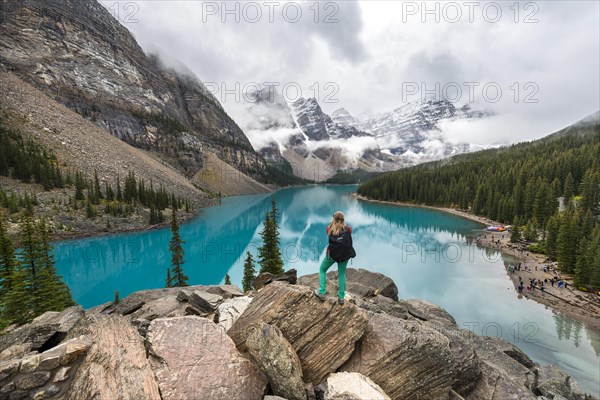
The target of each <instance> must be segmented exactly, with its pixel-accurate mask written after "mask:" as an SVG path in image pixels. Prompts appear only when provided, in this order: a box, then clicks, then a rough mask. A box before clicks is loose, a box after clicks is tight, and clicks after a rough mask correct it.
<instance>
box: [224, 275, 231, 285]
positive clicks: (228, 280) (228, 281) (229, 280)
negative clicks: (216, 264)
mask: <svg viewBox="0 0 600 400" xmlns="http://www.w3.org/2000/svg"><path fill="white" fill-rule="evenodd" d="M225 284H226V285H231V278H230V277H229V274H225Z"/></svg>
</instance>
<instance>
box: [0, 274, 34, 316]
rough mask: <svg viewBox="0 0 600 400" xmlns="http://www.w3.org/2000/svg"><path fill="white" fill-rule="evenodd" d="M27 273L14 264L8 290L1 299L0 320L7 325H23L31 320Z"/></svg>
mask: <svg viewBox="0 0 600 400" xmlns="http://www.w3.org/2000/svg"><path fill="white" fill-rule="evenodd" d="M28 275H29V274H28V272H27V271H26V270H25V268H24V267H23V266H22V265H21V263H20V262H18V263H16V264H15V266H14V268H13V270H12V274H11V278H10V282H11V284H10V290H9V291H8V293H7V294H6V295H5V296H4V297H3V308H4V312H3V314H4V315H3V316H2V319H3V320H4V321H6V322H8V323H9V324H19V325H21V324H24V323H27V322H29V321H31V320H32V319H33V317H34V316H33V314H32V309H31V304H30V299H31V297H30V287H29V285H28V282H29V279H28Z"/></svg>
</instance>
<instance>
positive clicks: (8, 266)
mask: <svg viewBox="0 0 600 400" xmlns="http://www.w3.org/2000/svg"><path fill="white" fill-rule="evenodd" d="M16 262H17V260H16V259H15V248H14V246H13V244H12V241H11V240H10V238H9V237H8V232H7V230H6V224H5V222H4V219H3V216H2V215H0V299H3V298H4V296H6V294H7V293H8V291H9V290H10V283H11V277H12V273H13V270H14V268H15V264H16ZM0 307H1V304H0Z"/></svg>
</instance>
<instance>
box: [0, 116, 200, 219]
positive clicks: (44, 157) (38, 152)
mask: <svg viewBox="0 0 600 400" xmlns="http://www.w3.org/2000/svg"><path fill="white" fill-rule="evenodd" d="M0 122H1V121H0ZM0 176H7V177H10V178H14V179H17V180H20V181H21V182H23V183H39V184H41V185H42V186H43V188H44V190H51V189H56V188H66V187H72V188H74V191H75V193H74V195H73V196H72V197H71V198H70V199H69V205H70V206H71V207H72V209H73V210H79V209H85V214H86V216H87V218H96V217H97V216H98V214H99V210H100V211H103V212H104V214H106V215H113V216H115V217H125V216H129V215H131V214H133V213H134V212H135V210H136V207H137V206H142V207H146V208H148V209H149V211H150V213H149V214H150V216H149V220H148V223H149V224H150V225H156V224H159V223H162V222H164V215H163V211H164V210H165V209H166V208H168V207H170V208H171V209H177V210H179V209H184V208H185V211H186V212H189V211H190V208H191V206H190V203H189V201H188V200H187V199H185V200H184V199H182V198H181V197H179V196H176V195H175V193H174V192H170V193H168V192H167V191H166V190H165V188H164V187H163V186H162V185H160V186H159V187H158V188H155V187H154V183H153V182H152V181H150V182H147V181H146V180H144V179H141V178H138V177H136V176H135V173H134V172H133V171H130V172H128V174H127V176H125V178H124V180H123V182H121V178H120V177H117V178H116V182H115V184H114V185H113V184H111V183H109V182H108V181H105V182H104V183H101V182H100V179H99V177H98V172H97V171H94V174H93V177H92V178H91V179H87V178H86V177H85V175H84V174H83V172H81V171H75V172H72V171H71V170H70V169H67V170H66V171H63V170H62V169H61V168H60V167H59V165H58V161H57V159H56V156H55V155H54V154H53V153H52V152H49V151H47V150H46V149H44V148H43V147H42V146H40V145H38V144H36V143H35V142H34V141H32V140H25V139H24V138H23V137H22V135H21V133H20V132H18V131H14V130H10V129H7V128H6V127H5V126H3V125H2V124H1V123H0ZM37 204H38V203H37V198H36V196H35V194H33V195H30V194H28V193H25V194H23V195H20V194H17V193H15V192H11V193H6V192H5V191H4V190H2V189H1V188H0V206H2V207H3V208H5V209H6V210H7V211H8V212H9V213H10V214H15V213H18V212H20V211H25V212H29V213H31V212H33V206H35V205H37Z"/></svg>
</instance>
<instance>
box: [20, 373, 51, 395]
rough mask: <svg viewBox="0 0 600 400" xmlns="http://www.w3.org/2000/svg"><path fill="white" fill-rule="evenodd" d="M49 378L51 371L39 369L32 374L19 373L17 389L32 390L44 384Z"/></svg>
mask: <svg viewBox="0 0 600 400" xmlns="http://www.w3.org/2000/svg"><path fill="white" fill-rule="evenodd" d="M49 379H50V372H48V371H39V372H33V373H31V374H19V375H18V376H17V377H16V378H15V380H14V382H15V387H16V388H17V389H21V390H31V389H35V388H39V387H40V386H43V385H44V384H45V383H46V382H48V380H49Z"/></svg>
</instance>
